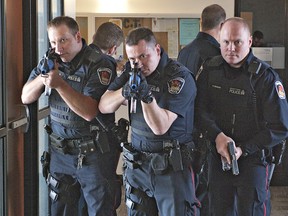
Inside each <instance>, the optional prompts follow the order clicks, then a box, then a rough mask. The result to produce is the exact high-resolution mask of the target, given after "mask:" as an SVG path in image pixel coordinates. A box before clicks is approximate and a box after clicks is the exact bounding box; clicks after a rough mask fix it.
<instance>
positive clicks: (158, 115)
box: [141, 100, 177, 135]
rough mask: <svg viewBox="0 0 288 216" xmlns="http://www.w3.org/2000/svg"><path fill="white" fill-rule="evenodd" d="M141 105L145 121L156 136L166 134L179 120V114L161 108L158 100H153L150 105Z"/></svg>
mask: <svg viewBox="0 0 288 216" xmlns="http://www.w3.org/2000/svg"><path fill="white" fill-rule="evenodd" d="M141 104H142V109H143V115H144V118H145V121H146V123H147V124H148V125H149V127H150V128H151V130H152V131H153V133H154V134H156V135H163V134H164V133H166V132H167V131H168V129H169V128H170V126H171V125H172V123H173V122H174V121H175V119H176V118H177V114H175V113H173V112H171V111H169V110H165V109H162V108H160V107H159V106H158V105H157V103H156V100H153V101H152V102H151V103H150V104H147V103H144V102H142V101H141Z"/></svg>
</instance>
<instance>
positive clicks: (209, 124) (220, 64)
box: [195, 51, 288, 154]
mask: <svg viewBox="0 0 288 216" xmlns="http://www.w3.org/2000/svg"><path fill="white" fill-rule="evenodd" d="M259 63H261V67H259V70H257V69H258V68H257V67H258V66H259ZM253 64H255V65H256V67H250V65H252V66H253ZM251 68H252V69H251ZM220 77H221V78H220ZM213 80H214V81H213ZM215 80H216V82H215ZM250 80H251V81H250ZM239 83H241V85H240V84H239ZM197 88H198V94H197V99H196V101H197V103H196V104H197V105H196V114H195V115H196V116H197V118H198V117H199V119H197V127H199V128H202V129H203V130H207V131H208V135H209V136H210V138H211V141H213V142H214V141H215V139H216V136H217V135H218V134H219V133H220V132H224V133H225V134H226V135H229V136H231V138H232V139H236V137H237V139H236V140H235V141H236V145H237V146H241V148H242V150H243V151H244V153H245V154H246V153H247V154H252V153H254V152H257V151H259V150H261V149H263V148H270V147H273V146H274V145H276V144H278V143H280V141H281V140H283V139H285V138H287V136H288V115H287V113H288V104H287V98H286V95H285V91H284V88H283V85H282V83H281V80H280V78H279V76H278V74H277V73H276V72H275V71H274V70H273V69H272V68H271V67H270V66H269V65H267V63H265V62H263V61H261V60H259V59H257V58H256V57H255V56H254V55H253V54H252V52H251V51H250V53H249V55H248V56H247V58H246V61H245V63H244V64H243V65H242V67H241V68H237V69H235V68H231V67H230V66H229V65H228V64H227V63H226V62H225V60H224V59H223V58H222V56H216V57H213V58H212V59H210V60H208V61H207V62H206V63H205V65H204V69H203V71H202V73H201V75H200V76H199V79H198V80H197ZM253 89H254V90H255V93H256V97H255V98H256V103H255V102H253V100H254V99H253V98H248V99H247V97H246V99H245V100H244V98H245V96H246V95H248V94H251V95H252V93H251V92H253ZM217 92H218V93H217ZM216 95H217V97H216ZM219 101H221V102H219ZM253 103H255V104H257V105H256V111H255V109H254V108H253ZM240 105H241V106H242V107H241V109H239V106H240ZM232 109H235V110H238V111H237V113H235V115H233V113H232V111H231V110H232ZM245 112H246V114H247V115H246V116H243V113H245ZM253 112H255V113H257V114H255V115H254V113H253ZM239 113H240V115H239V116H237V115H238V114H239ZM241 113H242V114H241ZM256 115H257V119H258V120H257V121H258V124H259V127H258V128H257V127H256V125H257V124H256V123H255V122H256V120H255V116H256ZM223 122H224V123H223ZM229 124H230V127H229ZM220 125H221V126H220ZM239 125H241V126H240V127H239ZM227 126H228V127H227ZM237 126H238V127H237ZM232 127H234V128H236V129H237V128H238V131H233V130H232V129H233V128H232ZM241 128H242V129H241ZM241 130H242V131H241ZM243 131H244V132H243ZM233 133H234V134H238V135H237V136H236V137H234V136H233ZM239 134H240V135H239Z"/></svg>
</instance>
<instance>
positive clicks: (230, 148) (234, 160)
mask: <svg viewBox="0 0 288 216" xmlns="http://www.w3.org/2000/svg"><path fill="white" fill-rule="evenodd" d="M228 151H229V154H230V159H231V164H232V173H233V175H238V174H239V168H238V162H237V158H236V152H235V149H234V142H229V143H228Z"/></svg>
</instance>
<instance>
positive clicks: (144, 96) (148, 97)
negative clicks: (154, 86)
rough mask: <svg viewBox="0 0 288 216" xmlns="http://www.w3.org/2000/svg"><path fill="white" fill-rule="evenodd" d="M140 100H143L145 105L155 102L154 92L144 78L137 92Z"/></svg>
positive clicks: (142, 77)
mask: <svg viewBox="0 0 288 216" xmlns="http://www.w3.org/2000/svg"><path fill="white" fill-rule="evenodd" d="M137 97H138V99H140V100H142V101H143V102H144V103H147V104H149V103H151V102H152V101H153V95H152V91H151V89H150V87H149V85H148V83H147V81H146V78H145V77H144V76H141V83H140V86H139V88H138V92H137Z"/></svg>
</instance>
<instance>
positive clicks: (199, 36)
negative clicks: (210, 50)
mask: <svg viewBox="0 0 288 216" xmlns="http://www.w3.org/2000/svg"><path fill="white" fill-rule="evenodd" d="M196 38H197V39H205V40H207V41H209V42H210V43H211V44H213V45H214V46H216V47H219V48H220V44H219V43H218V41H217V40H216V39H215V38H214V37H213V36H211V35H210V34H207V33H205V32H198V34H197V37H196Z"/></svg>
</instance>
